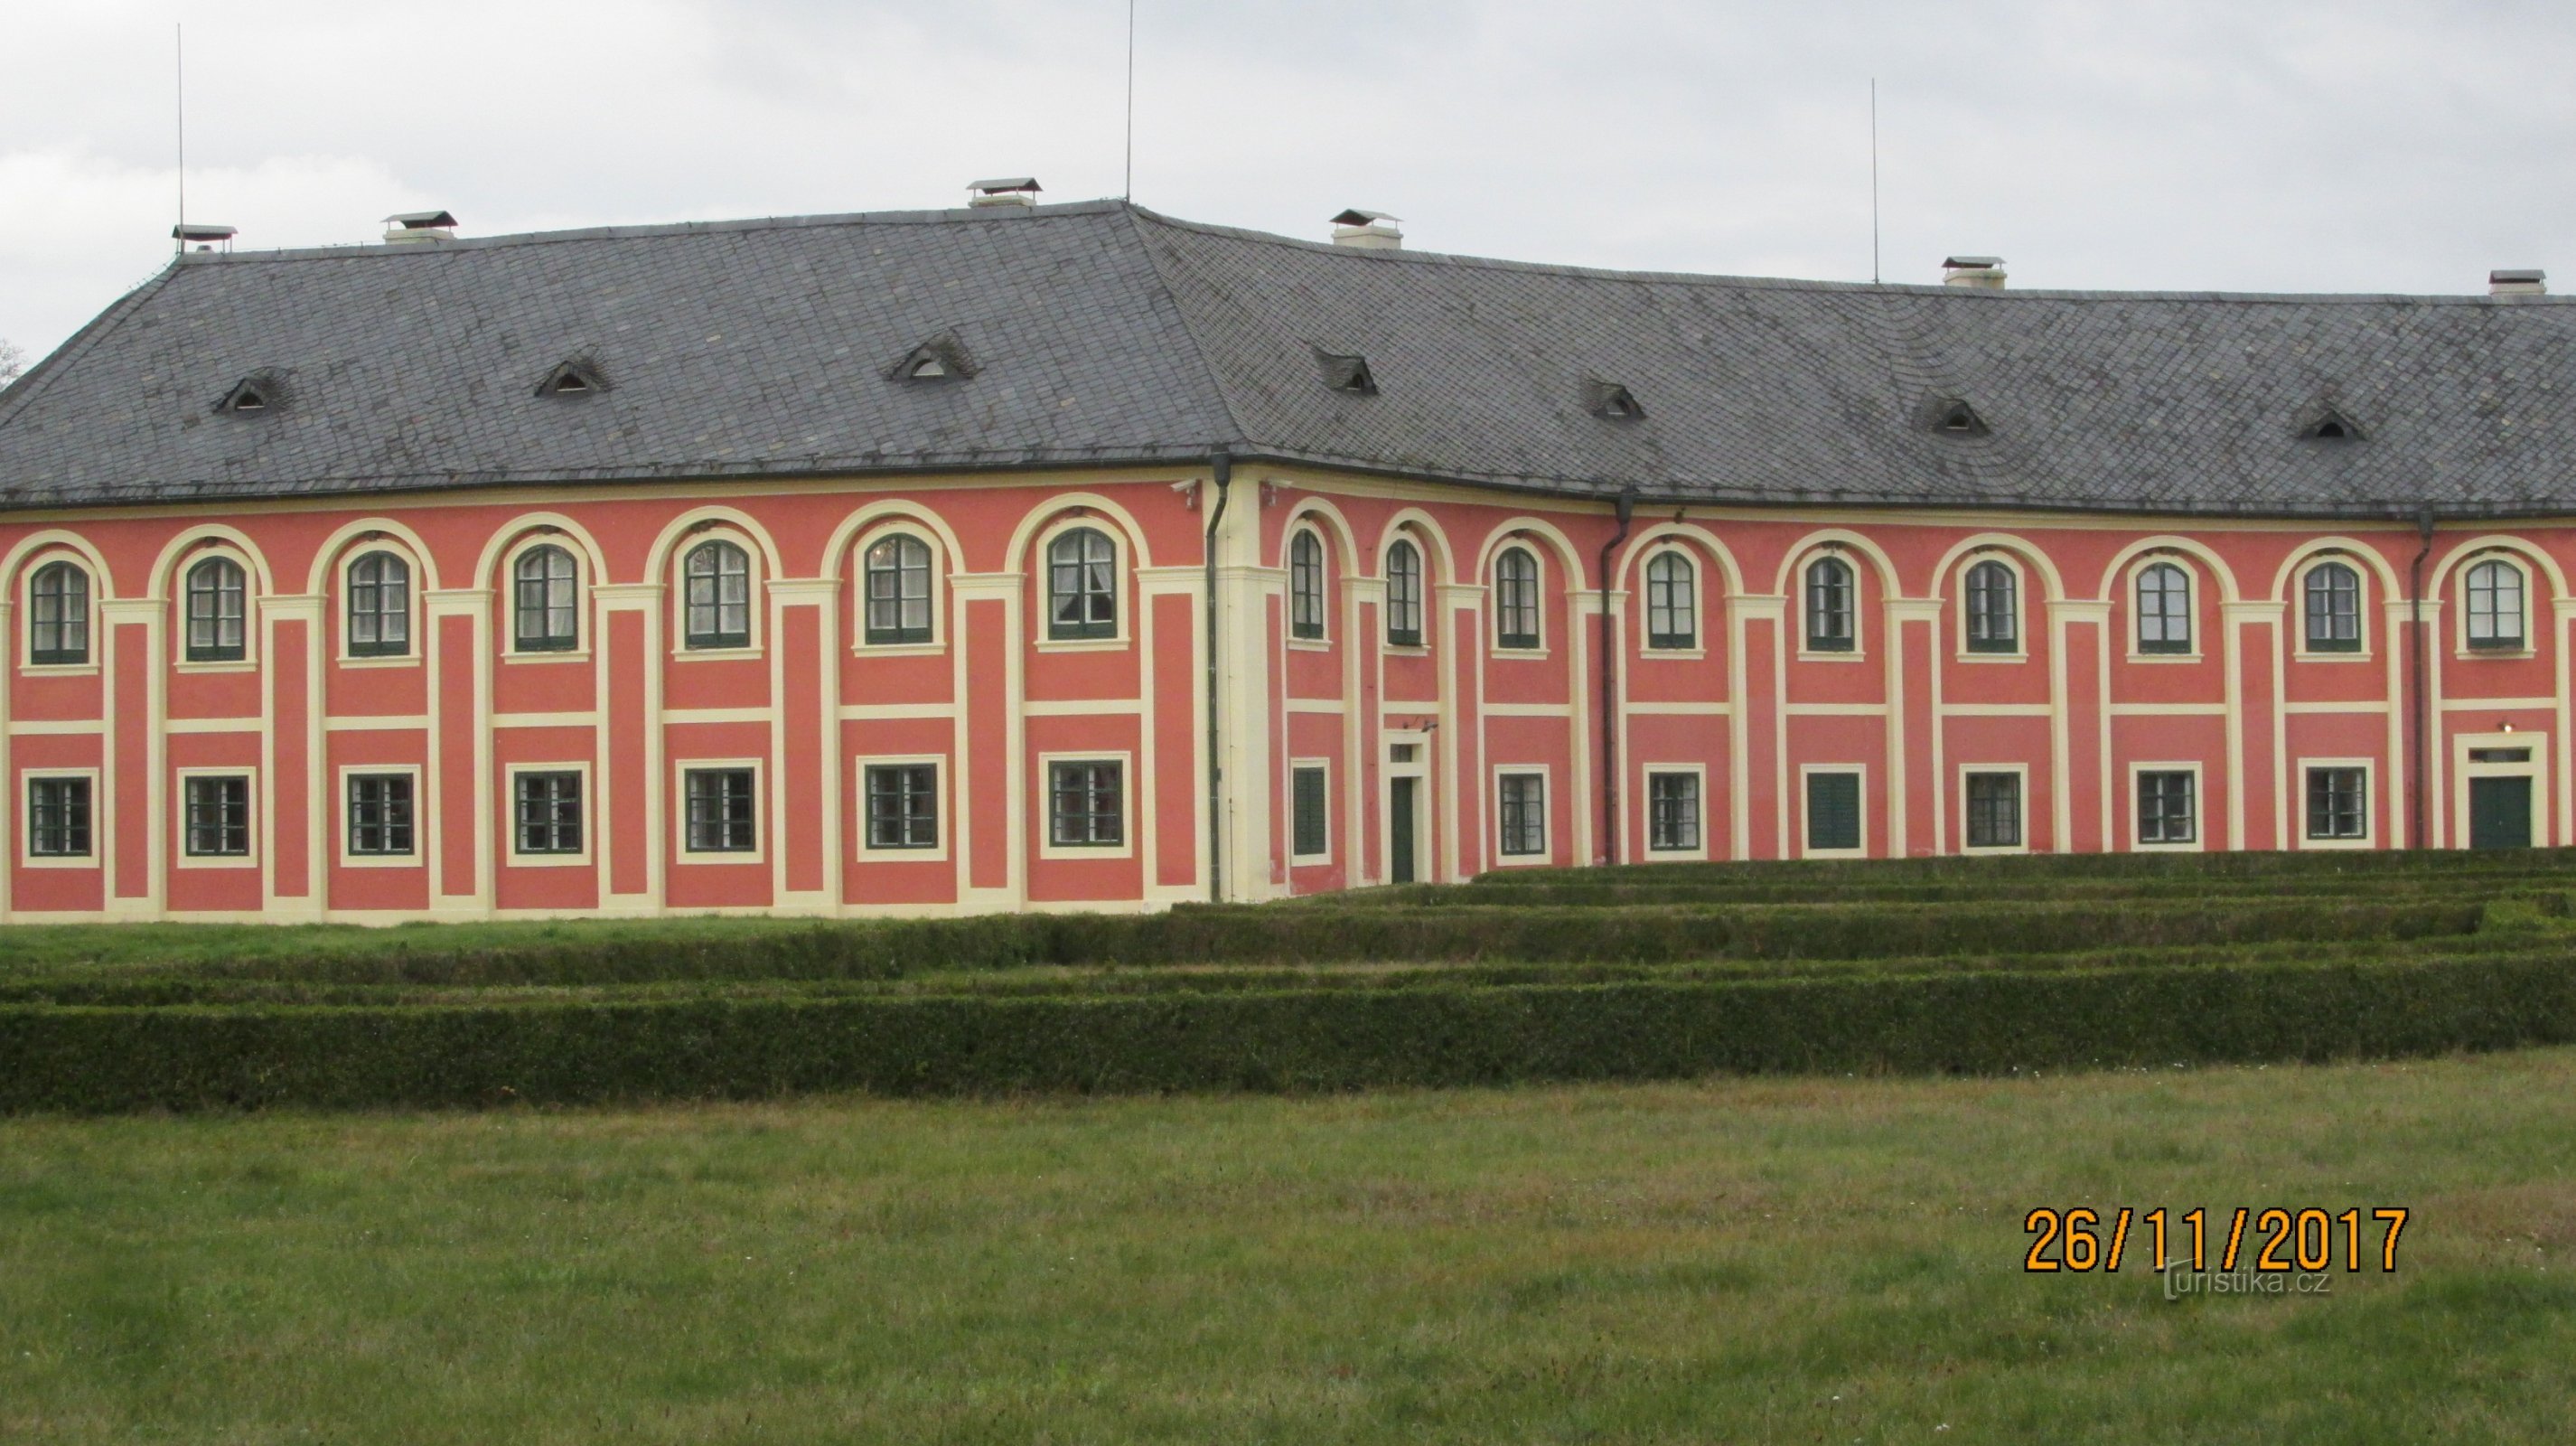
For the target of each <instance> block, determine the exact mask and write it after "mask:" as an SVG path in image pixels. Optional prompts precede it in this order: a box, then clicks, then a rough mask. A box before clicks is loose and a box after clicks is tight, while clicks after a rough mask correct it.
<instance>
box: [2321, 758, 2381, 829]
mask: <svg viewBox="0 0 2576 1446" xmlns="http://www.w3.org/2000/svg"><path fill="white" fill-rule="evenodd" d="M2369 836H2370V782H2369V777H2368V771H2367V770H2365V769H2360V768H2311V769H2309V770H2308V837H2310V838H2367V837H2369Z"/></svg>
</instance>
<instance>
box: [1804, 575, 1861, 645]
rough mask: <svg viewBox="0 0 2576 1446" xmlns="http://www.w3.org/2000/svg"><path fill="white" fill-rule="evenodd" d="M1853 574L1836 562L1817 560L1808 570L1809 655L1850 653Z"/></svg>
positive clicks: (1852, 633) (1852, 635) (1852, 636)
mask: <svg viewBox="0 0 2576 1446" xmlns="http://www.w3.org/2000/svg"><path fill="white" fill-rule="evenodd" d="M1852 591H1853V588H1852V570H1851V568H1850V566H1849V565H1848V564H1846V563H1844V562H1843V561H1842V560H1840V559H1839V558H1831V557H1827V558H1820V559H1818V560H1817V561H1815V562H1813V563H1811V564H1809V565H1808V567H1807V647H1808V650H1809V651H1811V652H1820V653H1845V652H1850V651H1851V650H1852V645H1853V638H1854V630H1853V626H1852V624H1853V597H1852Z"/></svg>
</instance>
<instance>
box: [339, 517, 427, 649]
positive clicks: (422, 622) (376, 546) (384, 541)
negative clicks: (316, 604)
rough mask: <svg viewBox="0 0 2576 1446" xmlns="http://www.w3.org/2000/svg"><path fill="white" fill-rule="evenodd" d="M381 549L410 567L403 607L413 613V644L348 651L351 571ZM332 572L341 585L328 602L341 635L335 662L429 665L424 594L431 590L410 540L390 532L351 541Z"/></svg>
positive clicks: (411, 623)
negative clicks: (387, 650)
mask: <svg viewBox="0 0 2576 1446" xmlns="http://www.w3.org/2000/svg"><path fill="white" fill-rule="evenodd" d="M379 552H381V553H385V554H387V555H389V556H392V557H398V558H400V559H402V564H403V566H404V567H406V568H409V569H410V570H411V581H410V583H409V584H408V589H409V593H410V595H409V596H408V597H406V598H404V599H403V607H404V610H405V611H407V612H408V613H409V614H410V615H411V616H410V618H409V620H408V626H409V627H410V629H411V646H410V647H409V648H407V649H405V650H404V651H402V652H399V653H384V654H375V655H368V654H361V653H352V652H350V651H349V599H350V597H351V596H352V595H353V594H352V593H351V591H350V585H351V583H352V582H353V580H354V579H353V577H352V574H354V573H355V572H356V571H357V567H358V560H359V559H360V558H363V557H370V556H373V555H374V554H376V553H379ZM331 575H332V577H333V578H334V579H335V580H336V581H337V584H338V586H337V589H336V590H335V591H334V592H333V593H332V595H331V601H330V604H329V606H330V607H331V609H332V616H331V619H330V626H331V631H332V632H333V633H334V634H336V635H337V636H338V638H339V643H338V645H337V646H336V647H334V649H333V650H332V651H333V652H334V654H335V656H334V657H333V658H332V660H331V661H332V662H334V663H336V664H337V665H339V666H340V667H343V668H418V667H423V666H425V665H426V659H427V655H428V653H429V633H428V622H429V619H428V606H427V604H426V602H425V601H424V599H423V598H422V594H423V593H425V592H427V591H428V587H427V584H426V583H425V582H424V581H423V579H424V578H425V577H426V576H427V574H426V573H424V572H423V571H422V569H421V565H420V559H419V558H418V557H416V556H414V555H413V554H412V550H411V548H410V547H409V546H408V545H407V544H405V543H403V542H402V541H401V540H399V539H397V538H395V537H392V536H390V535H388V536H385V537H379V538H377V539H375V540H374V541H372V542H351V543H350V544H349V545H348V546H347V547H345V548H343V549H341V552H340V560H339V562H338V563H337V564H336V565H335V566H334V567H333V568H332V569H331Z"/></svg>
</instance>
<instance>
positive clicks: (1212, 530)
mask: <svg viewBox="0 0 2576 1446" xmlns="http://www.w3.org/2000/svg"><path fill="white" fill-rule="evenodd" d="M1208 467H1209V469H1210V471H1211V472H1212V474H1213V475H1214V477H1215V479H1216V506H1214V507H1211V508H1209V509H1208V521H1207V536H1206V537H1205V539H1203V544H1202V551H1203V553H1204V555H1205V556H1206V559H1207V620H1206V623H1205V624H1204V626H1205V628H1206V630H1207V755H1208V763H1207V767H1208V776H1207V819H1208V823H1207V828H1208V902H1209V903H1211V904H1215V903H1222V902H1224V899H1225V761H1224V759H1222V758H1220V757H1219V756H1218V755H1217V751H1216V750H1217V726H1216V722H1217V720H1216V708H1217V688H1216V529H1217V525H1218V524H1219V523H1222V522H1224V521H1225V504H1226V503H1227V502H1228V501H1230V500H1232V498H1233V495H1234V494H1233V492H1232V490H1231V489H1232V488H1233V486H1234V458H1233V457H1232V456H1231V455H1230V454H1228V453H1224V452H1219V453H1217V454H1216V455H1215V456H1213V457H1210V458H1209V459H1208Z"/></svg>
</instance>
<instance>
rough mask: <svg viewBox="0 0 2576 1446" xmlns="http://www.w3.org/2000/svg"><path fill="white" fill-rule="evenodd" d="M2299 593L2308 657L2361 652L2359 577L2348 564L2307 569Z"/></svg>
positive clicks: (2336, 563)
mask: <svg viewBox="0 0 2576 1446" xmlns="http://www.w3.org/2000/svg"><path fill="white" fill-rule="evenodd" d="M2300 590H2301V592H2302V593H2303V594H2304V595H2305V602H2306V612H2307V631H2306V638H2307V645H2308V651H2309V652H2311V653H2358V652H2360V651H2361V574H2360V573H2358V572H2355V571H2353V569H2352V567H2351V565H2350V564H2348V563H2342V562H2335V561H2326V562H2320V563H2318V564H2317V565H2316V566H2314V567H2311V568H2309V569H2308V573H2307V577H2306V579H2305V582H2304V585H2303V586H2302V587H2301V589H2300Z"/></svg>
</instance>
